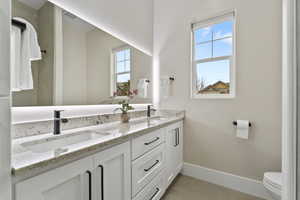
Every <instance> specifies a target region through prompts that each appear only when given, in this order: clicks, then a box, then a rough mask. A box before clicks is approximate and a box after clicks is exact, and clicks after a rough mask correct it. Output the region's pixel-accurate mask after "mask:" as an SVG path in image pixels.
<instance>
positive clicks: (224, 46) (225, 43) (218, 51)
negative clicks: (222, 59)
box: [213, 38, 232, 57]
mask: <svg viewBox="0 0 300 200" xmlns="http://www.w3.org/2000/svg"><path fill="white" fill-rule="evenodd" d="M213 46H214V49H213V57H219V56H230V55H232V38H227V39H223V40H217V41H214V42H213Z"/></svg>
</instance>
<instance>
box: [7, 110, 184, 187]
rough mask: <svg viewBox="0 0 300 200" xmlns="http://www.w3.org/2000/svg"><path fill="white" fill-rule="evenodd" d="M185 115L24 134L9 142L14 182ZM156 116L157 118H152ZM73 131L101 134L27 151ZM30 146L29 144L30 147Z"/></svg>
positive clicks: (174, 114)
mask: <svg viewBox="0 0 300 200" xmlns="http://www.w3.org/2000/svg"><path fill="white" fill-rule="evenodd" d="M183 118H184V112H183V111H177V112H173V113H172V114H170V113H168V115H160V116H159V117H158V116H154V117H153V118H151V120H150V121H148V120H147V118H145V117H141V118H137V119H134V120H132V121H130V122H129V123H128V124H122V123H120V122H114V123H107V124H102V125H97V126H89V127H83V128H76V129H72V130H67V131H63V132H62V134H61V135H57V136H54V135H53V134H52V133H49V134H43V135H38V136H30V137H24V138H20V139H15V140H13V141H12V148H13V152H12V175H13V179H14V182H17V181H20V180H22V179H26V178H29V177H32V176H35V175H38V174H41V173H43V172H45V171H48V170H50V169H53V168H56V167H59V166H62V165H64V164H67V163H69V162H72V161H75V160H78V159H81V158H83V157H87V156H90V155H92V154H94V153H97V152H99V151H102V150H104V149H107V148H109V147H111V146H114V145H117V144H121V143H123V142H126V141H128V140H130V139H131V138H134V137H138V136H140V135H143V134H146V133H148V132H150V131H153V130H156V129H159V128H162V127H164V126H167V125H168V124H170V123H174V122H177V121H180V120H182V119H183ZM155 119H156V120H155ZM74 134H75V135H76V134H82V136H83V135H84V134H94V135H95V134H96V136H97V134H100V135H101V137H95V136H94V135H93V137H91V138H89V139H87V140H84V141H79V142H76V143H72V144H70V145H68V146H65V147H64V149H61V148H59V149H48V150H47V147H45V146H43V147H42V148H46V150H42V151H38V150H29V149H28V148H26V147H24V144H28V145H33V146H34V145H36V146H40V147H41V145H46V144H43V143H45V141H47V142H51V140H55V139H57V137H62V138H67V137H70V136H72V137H73V136H74ZM31 147H32V146H31Z"/></svg>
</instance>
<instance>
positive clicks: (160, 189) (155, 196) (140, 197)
mask: <svg viewBox="0 0 300 200" xmlns="http://www.w3.org/2000/svg"><path fill="white" fill-rule="evenodd" d="M164 191H165V186H164V176H163V172H161V173H160V174H159V175H158V176H156V177H155V178H154V179H153V181H151V183H149V184H148V185H147V186H146V187H145V188H144V189H143V190H142V191H141V192H139V193H138V194H137V195H136V197H135V198H134V199H133V200H159V199H160V198H161V197H162V195H163V194H164Z"/></svg>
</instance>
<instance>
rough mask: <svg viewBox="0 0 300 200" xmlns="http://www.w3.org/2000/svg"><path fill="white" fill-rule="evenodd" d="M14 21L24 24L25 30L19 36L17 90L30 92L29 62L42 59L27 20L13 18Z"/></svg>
mask: <svg viewBox="0 0 300 200" xmlns="http://www.w3.org/2000/svg"><path fill="white" fill-rule="evenodd" d="M14 19H16V20H18V21H20V22H23V23H25V24H26V29H25V30H24V31H23V33H22V34H21V55H20V78H19V90H32V89H33V78H32V70H31V61H34V60H40V59H42V55H41V48H40V46H39V44H38V37H37V32H36V30H35V28H34V27H33V25H32V24H31V23H29V22H28V21H27V20H25V19H23V18H20V17H15V18H14Z"/></svg>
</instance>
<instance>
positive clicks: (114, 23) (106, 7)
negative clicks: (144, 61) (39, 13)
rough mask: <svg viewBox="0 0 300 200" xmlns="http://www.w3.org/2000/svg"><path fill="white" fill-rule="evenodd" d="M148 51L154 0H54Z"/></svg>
mask: <svg viewBox="0 0 300 200" xmlns="http://www.w3.org/2000/svg"><path fill="white" fill-rule="evenodd" d="M50 2H53V3H54V4H56V5H58V6H60V7H62V8H64V9H65V10H67V11H70V12H71V13H73V14H75V15H77V16H79V17H81V18H82V19H84V20H86V21H87V22H89V23H91V24H93V25H95V26H97V27H98V28H100V29H102V30H104V31H106V32H108V33H110V34H112V35H113V36H115V37H117V38H120V39H121V40H123V41H124V42H126V43H128V44H130V45H131V46H134V47H136V48H138V49H140V50H142V51H144V52H146V53H148V54H151V53H152V45H153V1H152V0H123V1H119V0H109V1H107V0H89V1H86V0H77V1H73V0H50Z"/></svg>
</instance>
